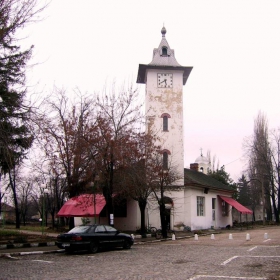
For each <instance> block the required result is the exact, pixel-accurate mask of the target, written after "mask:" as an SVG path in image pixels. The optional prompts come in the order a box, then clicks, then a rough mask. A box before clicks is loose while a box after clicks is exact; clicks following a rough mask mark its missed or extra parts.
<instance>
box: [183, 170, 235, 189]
mask: <svg viewBox="0 0 280 280" xmlns="http://www.w3.org/2000/svg"><path fill="white" fill-rule="evenodd" d="M184 185H185V186H189V187H191V186H196V187H202V188H209V189H214V190H223V191H227V192H234V190H233V189H232V188H231V187H229V186H227V185H225V184H223V183H222V182H220V181H218V180H216V179H214V178H212V177H211V176H208V175H206V174H204V173H202V172H199V171H196V170H191V169H187V168H185V169H184Z"/></svg>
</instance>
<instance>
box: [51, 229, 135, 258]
mask: <svg viewBox="0 0 280 280" xmlns="http://www.w3.org/2000/svg"><path fill="white" fill-rule="evenodd" d="M133 242H134V240H133V238H132V236H131V235H129V234H126V233H121V232H119V231H118V230H117V229H115V228H113V227H112V226H108V225H85V226H77V227H75V228H73V229H71V230H70V231H69V232H67V233H63V234H60V235H58V236H57V241H56V245H57V247H59V248H61V249H65V251H66V252H72V251H79V250H88V251H89V252H91V253H96V252H97V251H98V249H99V248H110V247H111V248H112V247H122V248H124V249H130V247H131V246H132V245H133Z"/></svg>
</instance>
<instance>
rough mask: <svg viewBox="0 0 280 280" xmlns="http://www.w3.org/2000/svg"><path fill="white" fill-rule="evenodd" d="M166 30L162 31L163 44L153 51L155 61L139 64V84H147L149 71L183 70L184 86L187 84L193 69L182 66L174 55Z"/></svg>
mask: <svg viewBox="0 0 280 280" xmlns="http://www.w3.org/2000/svg"><path fill="white" fill-rule="evenodd" d="M166 32H167V31H166V28H165V27H163V28H162V29H161V34H162V38H161V42H160V44H159V47H158V48H155V49H154V51H153V59H152V61H151V62H150V63H149V64H139V68H138V76H137V81H136V82H137V83H140V84H145V83H146V71H147V69H161V70H181V71H183V85H184V84H185V83H186V82H187V79H188V77H189V75H190V73H191V71H192V67H185V66H181V65H180V64H179V63H178V62H177V60H176V58H175V55H174V50H173V49H171V48H170V46H169V44H168V42H167V40H166V38H165V34H166Z"/></svg>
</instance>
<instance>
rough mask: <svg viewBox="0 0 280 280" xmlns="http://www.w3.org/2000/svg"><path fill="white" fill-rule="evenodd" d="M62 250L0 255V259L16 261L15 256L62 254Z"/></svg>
mask: <svg viewBox="0 0 280 280" xmlns="http://www.w3.org/2000/svg"><path fill="white" fill-rule="evenodd" d="M64 252H65V250H64V249H59V250H52V251H33V252H15V253H2V254H0V258H7V259H18V258H16V256H26V255H41V254H55V253H64Z"/></svg>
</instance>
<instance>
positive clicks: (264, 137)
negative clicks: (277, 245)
mask: <svg viewBox="0 0 280 280" xmlns="http://www.w3.org/2000/svg"><path fill="white" fill-rule="evenodd" d="M245 150H246V152H247V157H248V162H249V163H248V169H247V173H248V179H249V180H250V181H253V180H255V181H257V182H258V183H254V185H255V187H256V188H257V192H255V194H254V195H256V194H258V195H259V199H258V201H259V202H260V203H262V204H263V208H264V210H265V211H264V212H266V215H267V219H268V220H272V218H273V217H272V214H273V213H274V215H275V219H276V221H277V222H279V131H276V130H274V131H271V132H269V128H268V121H267V119H266V116H265V115H264V114H263V113H261V112H260V113H259V114H258V116H257V118H256V119H255V123H254V135H253V137H252V138H251V139H249V140H248V141H247V143H246V146H245ZM271 203H272V204H271ZM264 214H265V213H263V215H264Z"/></svg>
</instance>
